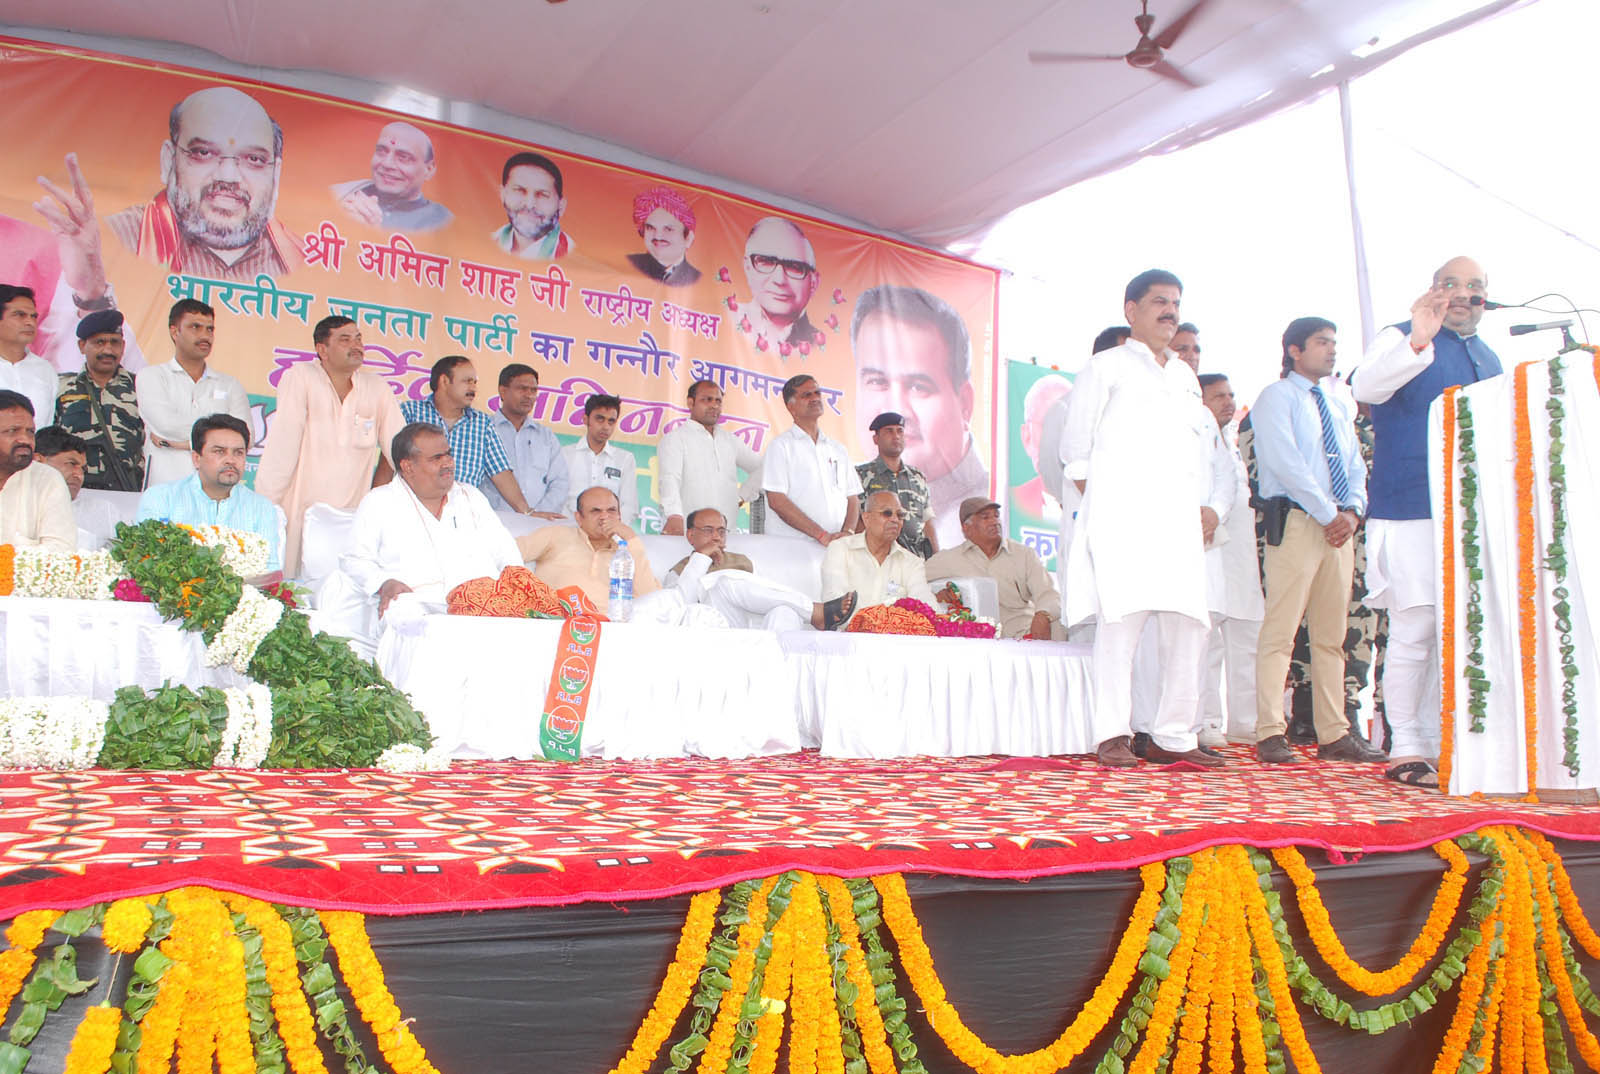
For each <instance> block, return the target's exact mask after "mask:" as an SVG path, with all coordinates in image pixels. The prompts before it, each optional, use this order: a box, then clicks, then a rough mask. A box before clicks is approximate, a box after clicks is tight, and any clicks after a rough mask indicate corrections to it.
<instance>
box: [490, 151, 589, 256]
mask: <svg viewBox="0 0 1600 1074" xmlns="http://www.w3.org/2000/svg"><path fill="white" fill-rule="evenodd" d="M500 207H501V208H503V209H505V211H506V226H505V227H503V228H498V229H496V230H495V231H494V233H493V234H491V235H490V236H489V237H490V238H491V239H493V240H494V244H495V245H496V246H498V247H500V249H502V250H504V251H505V252H506V253H508V254H515V255H516V256H518V257H526V258H529V259H530V260H535V261H550V260H554V259H556V258H562V257H566V256H567V255H568V254H570V253H571V252H572V251H573V250H575V249H576V248H577V246H578V243H577V240H576V239H574V238H573V237H572V236H571V235H570V234H568V233H567V232H565V231H563V230H562V229H561V216H562V214H563V213H565V212H566V211H567V192H566V184H565V183H564V182H563V181H562V178H561V169H560V168H559V167H557V166H556V162H555V161H553V160H551V159H550V158H549V157H547V156H543V155H542V154H539V153H516V154H514V155H512V156H511V157H510V158H509V159H507V160H506V163H505V166H504V167H503V168H501V169H500Z"/></svg>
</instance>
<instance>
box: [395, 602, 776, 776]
mask: <svg viewBox="0 0 1600 1074" xmlns="http://www.w3.org/2000/svg"><path fill="white" fill-rule="evenodd" d="M563 626H564V624H562V623H559V622H557V621H555V620H549V619H544V620H540V619H526V620H515V619H493V618H482V617H476V616H455V615H429V616H426V617H424V618H421V619H418V620H415V621H413V622H410V623H406V624H404V625H403V627H401V628H400V629H389V630H387V631H386V632H385V633H384V635H383V637H382V639H381V640H380V641H379V643H378V667H379V668H380V669H382V671H383V673H384V674H385V675H386V676H388V678H389V681H390V682H392V683H394V684H395V685H396V686H397V687H399V688H400V689H401V690H404V691H405V692H406V693H408V694H410V695H411V699H412V701H413V702H414V703H415V704H416V706H417V708H418V709H419V710H420V711H421V712H422V714H423V715H424V716H425V717H427V720H428V725H429V728H430V729H431V730H432V731H433V733H434V735H435V736H436V737H437V738H438V744H439V745H441V746H443V747H445V748H446V749H448V750H450V751H451V753H452V754H453V755H454V756H457V757H493V758H517V759H522V760H526V759H529V758H535V757H540V756H542V753H541V752H540V749H539V720H540V715H541V712H542V709H543V705H544V698H545V692H546V690H547V689H548V688H549V685H550V669H551V667H552V665H553V662H554V660H555V654H556V645H557V639H558V636H559V635H560V633H561V631H562V629H563ZM795 693H796V691H795V688H794V682H793V679H792V677H791V675H790V672H789V669H788V665H787V664H786V663H785V662H784V658H783V651H782V650H781V649H780V648H779V647H778V641H777V636H776V635H775V634H772V633H769V632H767V631H761V630H698V629H694V628H690V627H676V626H657V625H654V624H649V623H607V624H605V625H604V626H603V627H602V628H601V638H600V652H599V656H598V658H597V660H596V663H595V673H594V687H593V694H592V695H591V697H590V701H589V711H588V714H587V716H586V718H585V721H584V728H583V756H584V757H593V758H605V759H611V760H623V759H636V758H656V757H682V756H694V757H720V758H730V757H754V756H761V755H765V754H775V753H792V752H794V751H795V750H798V749H799V748H800V745H801V742H800V734H799V726H798V720H797V711H796V707H795Z"/></svg>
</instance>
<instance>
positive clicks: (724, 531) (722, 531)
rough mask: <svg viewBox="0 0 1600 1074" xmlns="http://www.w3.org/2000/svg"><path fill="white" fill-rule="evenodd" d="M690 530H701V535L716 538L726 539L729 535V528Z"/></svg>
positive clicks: (695, 527) (697, 527) (707, 527)
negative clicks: (705, 534)
mask: <svg viewBox="0 0 1600 1074" xmlns="http://www.w3.org/2000/svg"><path fill="white" fill-rule="evenodd" d="M689 528H690V529H692V530H699V531H700V532H701V533H709V534H711V535H712V536H714V537H726V536H727V535H728V527H726V526H690V527H689Z"/></svg>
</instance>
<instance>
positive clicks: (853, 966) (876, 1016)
mask: <svg viewBox="0 0 1600 1074" xmlns="http://www.w3.org/2000/svg"><path fill="white" fill-rule="evenodd" d="M817 880H818V882H819V883H820V884H821V885H822V890H823V891H824V892H825V893H826V895H827V897H828V906H829V907H830V909H831V910H832V913H833V920H834V921H835V922H836V923H837V924H838V926H839V936H840V939H841V941H842V942H843V943H844V961H845V972H846V979H847V980H848V981H849V982H850V984H851V985H852V986H854V988H855V990H856V999H855V1014H856V1025H857V1026H859V1027H860V1029H861V1050H862V1052H863V1054H864V1055H865V1056H866V1059H867V1068H868V1069H869V1070H870V1071H871V1072H872V1074H895V1065H894V1052H893V1051H891V1050H890V1048H889V1036H888V1032H887V1031H886V1030H885V1029H884V1027H883V1016H882V1015H881V1014H880V1013H879V1012H878V1004H877V1002H876V1000H875V999H874V998H873V993H874V986H873V984H872V970H871V969H870V967H868V965H867V956H866V953H865V952H864V951H862V949H861V933H860V930H859V928H858V927H857V924H856V914H855V906H854V899H853V898H852V897H851V895H850V889H849V888H848V887H847V886H845V882H844V881H843V880H840V879H839V878H838V877H836V876H822V877H818V878H817Z"/></svg>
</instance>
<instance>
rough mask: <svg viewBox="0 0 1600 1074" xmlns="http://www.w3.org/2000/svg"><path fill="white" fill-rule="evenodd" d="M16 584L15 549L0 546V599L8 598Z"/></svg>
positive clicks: (12, 546)
mask: <svg viewBox="0 0 1600 1074" xmlns="http://www.w3.org/2000/svg"><path fill="white" fill-rule="evenodd" d="M16 584H17V548H16V546H15V545H10V544H0V597H9V596H10V595H11V591H12V590H13V589H14V588H15V587H16Z"/></svg>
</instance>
